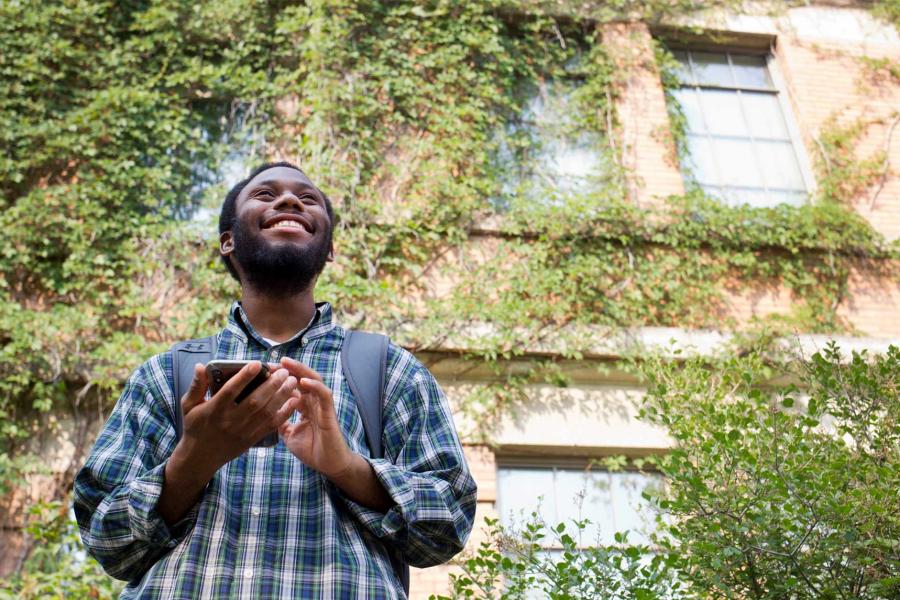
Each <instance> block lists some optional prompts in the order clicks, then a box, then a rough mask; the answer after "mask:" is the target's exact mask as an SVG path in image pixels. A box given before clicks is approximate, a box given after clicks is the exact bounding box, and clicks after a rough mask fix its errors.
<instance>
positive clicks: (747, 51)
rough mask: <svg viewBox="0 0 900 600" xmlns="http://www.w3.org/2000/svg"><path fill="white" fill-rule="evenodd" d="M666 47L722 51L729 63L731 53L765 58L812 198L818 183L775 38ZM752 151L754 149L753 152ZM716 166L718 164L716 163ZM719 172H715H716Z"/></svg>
mask: <svg viewBox="0 0 900 600" xmlns="http://www.w3.org/2000/svg"><path fill="white" fill-rule="evenodd" d="M666 47H667V48H668V49H669V50H672V51H682V52H709V53H718V54H724V55H726V56H727V57H728V62H729V65H730V64H731V56H732V55H735V54H736V55H744V56H757V57H763V58H764V59H765V66H766V70H767V71H768V74H769V77H770V79H771V80H772V90H768V91H769V92H770V93H774V95H775V98H776V101H777V103H778V107H779V109H780V110H781V116H782V118H783V119H784V123H785V127H786V128H787V131H788V138H789V139H790V142H791V146H792V148H793V150H794V154H795V156H796V158H797V164H798V166H799V170H800V177H801V178H802V179H803V185H804V187H805V188H806V190H805V191H806V195H807V200H806V202H807V203H808V202H811V201H812V199H813V198H814V196H815V193H816V190H817V187H816V182H815V177H814V175H813V170H812V168H811V166H810V165H811V162H810V158H809V154H808V153H807V152H806V147H805V145H804V144H803V136H802V135H801V133H800V128H799V126H798V125H797V121H796V118H795V117H794V111H793V109H792V107H791V104H790V101H789V99H788V97H787V96H788V93H789V91H788V86H787V84H786V81H785V79H784V76H783V75H782V73H781V71H780V69H779V68H778V61H777V58H776V56H775V53H774V39H773V40H770V43H769V45H768V47H766V48H762V47H743V46H732V45H715V44H706V43H688V44H681V43H673V44H667V45H666ZM679 87H685V88H697V87H700V88H703V87H705V88H706V89H714V88H715V86H696V85H685V86H679ZM721 89H723V90H733V91H735V92H738V93H739V91H740V90H741V89H743V88H739V87H722V88H721ZM748 137H749V138H750V140H751V141H754V142H755V140H754V138H753V136H752V135H749V136H748ZM754 154H755V153H754ZM681 160H682V157H679V163H680V162H681ZM715 168H716V169H717V170H718V165H716V166H715ZM682 173H683V176H684V178H685V181H686V182H690V178H689V176H688V174H687V173H685V172H684V171H683V170H682ZM717 176H718V173H717ZM760 189H768V188H767V187H763V186H761V187H760Z"/></svg>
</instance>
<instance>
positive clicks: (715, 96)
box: [699, 90, 749, 136]
mask: <svg viewBox="0 0 900 600" xmlns="http://www.w3.org/2000/svg"><path fill="white" fill-rule="evenodd" d="M699 93H700V106H701V107H702V108H703V116H704V117H705V119H706V125H707V127H709V131H710V133H714V134H718V135H736V136H746V135H747V134H748V133H749V132H748V131H747V125H746V123H745V122H744V115H743V114H742V113H741V105H740V101H739V100H738V94H737V92H732V91H728V90H700V92H699Z"/></svg>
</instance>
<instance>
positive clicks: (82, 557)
mask: <svg viewBox="0 0 900 600" xmlns="http://www.w3.org/2000/svg"><path fill="white" fill-rule="evenodd" d="M68 507H69V503H68V502H66V503H62V502H49V503H45V504H39V505H36V506H34V507H32V508H31V510H30V511H29V512H30V516H31V517H32V519H33V521H32V523H31V524H30V525H29V526H28V528H27V533H28V536H29V538H30V540H29V541H30V542H31V543H32V544H33V550H32V552H31V554H30V555H29V557H28V560H27V561H25V564H24V565H23V567H22V569H21V570H20V571H19V572H18V573H16V574H15V575H13V576H12V577H11V578H9V579H8V580H6V581H4V580H2V579H0V599H4V600H5V599H9V600H12V599H16V600H28V599H31V598H44V599H54V598H60V599H61V598H101V599H102V598H116V597H118V595H119V592H120V591H121V589H122V583H121V582H119V581H116V580H114V579H112V578H111V577H109V576H108V575H106V573H104V572H103V569H102V568H101V567H100V565H99V564H98V563H97V561H95V560H94V559H92V558H90V557H89V556H87V555H86V554H85V552H84V550H83V548H82V546H81V539H80V538H79V537H78V527H77V525H76V524H75V520H74V519H73V518H72V517H71V515H70V514H69V508H68Z"/></svg>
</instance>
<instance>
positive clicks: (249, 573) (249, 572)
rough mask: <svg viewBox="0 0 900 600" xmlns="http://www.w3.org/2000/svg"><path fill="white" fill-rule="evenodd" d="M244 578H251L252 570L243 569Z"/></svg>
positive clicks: (248, 568)
mask: <svg viewBox="0 0 900 600" xmlns="http://www.w3.org/2000/svg"><path fill="white" fill-rule="evenodd" d="M244 577H253V569H251V568H250V567H247V568H246V569H244Z"/></svg>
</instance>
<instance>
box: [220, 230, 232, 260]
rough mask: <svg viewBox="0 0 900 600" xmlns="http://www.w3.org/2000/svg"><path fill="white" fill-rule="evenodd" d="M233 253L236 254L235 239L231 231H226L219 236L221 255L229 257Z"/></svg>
mask: <svg viewBox="0 0 900 600" xmlns="http://www.w3.org/2000/svg"><path fill="white" fill-rule="evenodd" d="M232 252H234V237H232V235H231V231H226V232H224V233H222V235H220V236H219V254H221V255H222V256H228V255H229V254H231V253H232Z"/></svg>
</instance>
